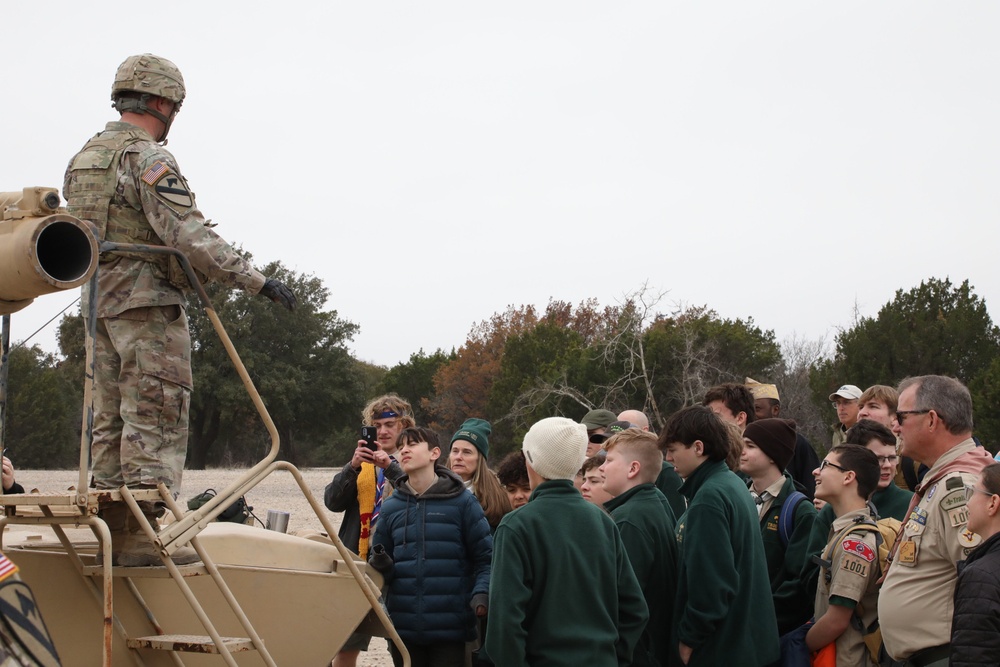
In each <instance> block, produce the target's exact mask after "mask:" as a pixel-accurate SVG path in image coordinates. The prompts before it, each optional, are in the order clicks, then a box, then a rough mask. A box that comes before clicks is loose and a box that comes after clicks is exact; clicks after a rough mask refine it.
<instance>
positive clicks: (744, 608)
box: [491, 461, 779, 667]
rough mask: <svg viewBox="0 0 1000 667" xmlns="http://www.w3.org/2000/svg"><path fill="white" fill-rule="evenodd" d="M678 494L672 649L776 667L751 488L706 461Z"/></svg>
mask: <svg viewBox="0 0 1000 667" xmlns="http://www.w3.org/2000/svg"><path fill="white" fill-rule="evenodd" d="M681 493H683V494H684V496H685V497H686V498H687V499H688V508H687V511H686V512H685V513H684V515H683V516H681V518H680V519H679V520H678V522H677V531H676V537H677V547H678V582H677V598H676V601H675V603H674V631H673V635H674V636H673V641H674V642H675V646H676V642H683V643H684V644H686V645H687V646H690V647H691V648H692V649H694V652H693V653H692V655H691V660H690V661H689V662H688V665H689V666H690V667H698V666H699V665H705V666H706V667H707V666H710V667H716V666H717V665H741V666H745V667H761V666H762V665H769V664H771V663H772V662H774V661H775V660H777V659H778V656H779V648H778V626H777V623H776V622H775V616H774V602H773V601H772V600H771V587H770V585H769V583H768V580H767V561H765V559H764V544H763V542H762V541H761V537H760V526H759V524H758V522H757V518H758V517H757V509H756V507H755V506H754V502H753V499H752V498H751V497H750V494H749V493H748V492H747V488H746V485H745V484H744V483H743V482H741V481H740V479H739V477H737V476H736V475H735V474H733V473H732V471H730V470H729V468H728V467H726V463H725V461H706V462H705V463H703V464H701V465H700V466H699V467H698V469H697V470H695V471H694V472H693V473H692V474H691V476H690V477H688V478H687V479H686V480H685V481H684V485H683V486H682V487H681ZM491 620H492V619H491ZM674 664H678V665H679V664H680V661H679V660H678V661H677V662H676V663H674Z"/></svg>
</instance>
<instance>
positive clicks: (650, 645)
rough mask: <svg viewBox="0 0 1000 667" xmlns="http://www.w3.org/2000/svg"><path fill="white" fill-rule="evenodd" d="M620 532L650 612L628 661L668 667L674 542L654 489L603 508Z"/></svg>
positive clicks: (640, 489) (662, 500) (632, 492)
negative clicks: (668, 630) (665, 630)
mask: <svg viewBox="0 0 1000 667" xmlns="http://www.w3.org/2000/svg"><path fill="white" fill-rule="evenodd" d="M604 507H605V509H607V510H608V511H609V512H611V518H612V519H614V520H615V525H617V526H618V532H620V533H621V536H622V543H623V544H624V545H625V553H627V554H628V559H629V562H630V563H631V564H632V570H633V571H634V572H635V576H636V579H638V580H639V587H640V588H641V589H642V592H643V595H644V596H645V598H646V606H647V607H649V623H648V624H647V625H646V630H645V632H643V633H642V637H641V638H640V639H639V645H638V646H637V647H636V649H635V654H634V656H633V658H632V665H634V667H659V665H663V666H664V667H665V666H666V665H667V663H668V661H669V656H670V653H671V650H672V647H671V644H670V633H669V632H664V628H669V627H670V625H671V622H672V620H673V614H674V597H675V596H676V593H677V540H676V539H675V538H674V530H675V528H676V525H675V523H674V513H673V511H672V510H671V509H670V503H669V502H668V501H667V499H666V497H665V496H664V495H663V494H662V493H660V490H659V489H657V488H656V487H655V486H653V484H651V483H650V484H640V485H639V486H637V487H635V488H632V489H629V490H628V491H626V492H625V493H622V494H621V495H618V496H615V497H614V498H612V499H611V500H609V501H608V502H606V503H604Z"/></svg>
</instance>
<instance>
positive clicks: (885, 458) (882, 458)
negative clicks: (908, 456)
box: [877, 456, 899, 465]
mask: <svg viewBox="0 0 1000 667" xmlns="http://www.w3.org/2000/svg"><path fill="white" fill-rule="evenodd" d="M877 458H878V464H879V465H882V464H883V463H891V464H892V465H896V461H898V460H899V457H898V456H879V457H877Z"/></svg>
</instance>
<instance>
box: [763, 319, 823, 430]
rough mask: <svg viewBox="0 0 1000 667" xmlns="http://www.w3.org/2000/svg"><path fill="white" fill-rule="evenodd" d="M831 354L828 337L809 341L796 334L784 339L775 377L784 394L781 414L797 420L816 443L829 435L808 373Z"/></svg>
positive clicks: (801, 428)
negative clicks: (779, 366)
mask: <svg viewBox="0 0 1000 667" xmlns="http://www.w3.org/2000/svg"><path fill="white" fill-rule="evenodd" d="M830 354H831V351H830V343H829V341H828V340H827V339H826V336H821V337H819V338H816V339H812V340H809V339H806V338H802V337H800V336H798V335H797V334H794V333H793V334H792V335H791V336H790V337H788V338H786V339H785V340H783V341H782V342H781V357H782V362H781V368H780V371H779V374H778V376H777V377H776V378H775V384H776V385H777V386H778V394H779V395H780V396H781V414H782V416H783V417H787V418H789V419H794V420H795V421H796V423H797V424H798V426H799V430H800V431H802V432H803V433H805V435H806V437H807V438H808V439H809V441H810V442H812V443H813V444H814V445H816V444H818V443H824V442H826V441H827V440H828V439H829V438H828V437H827V425H826V424H825V423H824V421H823V414H822V412H821V411H820V408H819V406H817V405H816V403H815V402H813V400H812V391H811V389H810V387H809V372H810V370H811V369H812V368H813V367H814V366H816V365H817V364H818V363H820V362H821V361H823V360H824V359H828V358H829V357H830ZM762 381H763V380H762Z"/></svg>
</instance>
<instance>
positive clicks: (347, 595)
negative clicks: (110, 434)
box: [0, 188, 409, 667]
mask: <svg viewBox="0 0 1000 667" xmlns="http://www.w3.org/2000/svg"><path fill="white" fill-rule="evenodd" d="M113 248H125V249H132V250H141V251H143V252H158V253H159V252H162V253H168V254H174V255H176V256H177V259H178V261H180V262H181V264H182V266H183V267H184V269H185V271H186V272H187V275H188V279H189V280H190V281H191V284H192V285H195V286H196V290H197V292H198V294H199V296H200V298H201V300H202V303H203V304H204V306H205V309H206V312H207V314H208V316H209V319H210V320H211V321H212V324H213V326H214V327H215V330H216V332H217V333H218V335H219V336H220V338H221V339H222V342H223V344H224V345H225V347H226V349H227V351H228V352H229V355H230V358H231V360H232V361H233V364H234V366H235V367H236V371H237V372H238V373H239V375H240V377H241V379H242V380H243V383H244V385H245V387H246V389H247V392H248V393H249V394H250V397H251V398H252V400H253V402H254V404H255V406H256V407H257V411H258V413H259V415H260V418H261V420H262V421H263V423H264V425H265V426H266V428H267V430H268V432H269V433H270V435H271V449H270V451H269V453H268V455H267V456H266V457H265V458H264V459H263V460H262V461H260V462H259V463H258V464H257V465H256V466H254V467H253V468H251V469H249V470H247V471H246V472H245V474H243V475H242V476H241V477H240V478H239V479H237V480H236V481H235V482H233V483H232V484H231V485H230V486H229V487H227V488H226V489H223V490H221V491H220V492H219V493H218V494H217V495H216V496H215V498H212V499H211V500H210V501H209V502H207V503H205V504H204V505H203V506H201V507H200V508H198V509H197V510H194V511H190V512H185V511H183V510H182V509H181V508H180V507H179V506H178V505H177V503H176V502H175V501H174V499H173V497H172V496H171V494H170V493H169V492H168V491H167V490H166V489H165V488H164V487H163V486H162V485H161V486H160V489H158V490H129V489H127V488H125V487H123V488H122V489H120V490H118V491H113V492H108V491H100V492H97V491H93V490H88V489H87V477H88V471H87V465H88V453H89V448H90V426H91V424H92V412H91V408H90V405H89V403H90V400H89V398H90V386H89V384H88V385H87V386H86V387H85V399H84V404H85V405H84V410H83V437H82V438H81V448H80V476H79V482H78V484H77V485H76V489H77V491H76V492H65V493H53V494H44V493H43V494H38V493H32V494H14V495H0V505H2V506H3V507H4V510H5V516H3V517H0V546H2V551H3V553H4V554H5V555H6V556H7V557H8V558H9V559H10V560H11V561H12V562H13V563H14V564H16V565H17V567H18V568H19V570H20V576H21V579H22V580H23V581H24V582H25V583H27V584H28V585H29V586H30V588H31V589H32V591H33V593H34V598H35V600H36V601H37V611H36V610H34V609H33V608H31V606H30V605H29V604H22V605H20V608H15V609H14V610H13V611H12V612H11V613H14V614H20V616H19V617H18V618H15V619H13V621H12V622H11V621H10V619H8V625H9V626H12V627H18V626H19V624H20V626H21V627H23V628H24V630H23V632H21V634H22V635H24V636H25V637H24V639H25V643H26V644H27V645H28V647H29V651H32V652H33V656H34V663H29V664H42V665H49V664H59V663H58V662H56V661H55V659H54V658H52V657H51V653H58V659H59V660H61V664H63V665H67V666H68V665H80V666H81V667H84V666H87V667H89V666H92V665H105V666H108V665H112V664H114V665H138V666H143V665H147V666H150V667H152V666H155V665H216V664H227V665H270V666H273V665H292V666H295V667H308V666H310V665H315V666H316V667H319V666H321V665H329V664H330V660H331V658H332V657H333V656H334V654H336V653H337V651H338V650H339V648H340V647H341V646H342V645H343V643H344V641H345V640H346V639H347V637H348V636H349V635H350V634H351V632H352V631H353V630H354V629H355V628H356V627H357V626H358V625H359V623H362V622H364V623H365V629H366V631H371V632H373V633H374V634H380V635H383V636H388V637H390V638H391V639H392V641H394V643H395V644H396V646H397V647H398V649H399V650H400V652H401V653H402V654H403V656H404V660H405V662H406V664H407V665H408V664H409V657H408V655H407V653H406V649H405V647H404V646H403V644H402V641H401V640H400V639H399V636H398V635H397V634H396V632H395V630H394V629H393V627H392V624H391V623H390V621H389V619H388V617H387V616H386V615H385V612H384V611H383V610H382V608H381V606H380V605H379V603H378V596H379V594H380V591H379V588H380V586H381V584H382V581H381V577H380V576H379V575H378V574H377V573H376V572H375V571H374V570H371V569H370V568H367V567H366V564H365V563H364V562H362V561H360V560H359V559H358V556H357V555H356V554H353V553H352V552H350V551H349V550H348V549H347V548H346V547H344V545H343V544H342V543H341V542H340V540H339V539H338V538H337V533H336V530H334V528H333V526H332V525H331V523H330V520H329V518H328V516H327V513H326V510H325V508H324V507H323V506H322V504H321V503H320V502H318V501H317V500H316V498H315V497H313V495H312V493H311V492H310V490H309V488H308V487H307V486H306V484H305V482H304V481H303V478H302V475H301V474H300V473H299V471H298V470H297V469H296V468H295V467H294V466H292V465H290V464H288V463H286V462H283V461H276V460H275V459H276V457H277V454H278V444H279V443H278V434H277V431H276V429H275V427H274V424H273V423H272V421H271V418H270V416H269V415H268V413H267V410H266V409H265V408H264V404H263V402H262V401H261V399H260V396H259V395H258V394H257V391H256V389H255V388H254V386H253V383H252V382H251V380H250V378H249V376H248V374H247V372H246V369H245V368H244V367H243V364H242V363H241V362H240V359H239V356H238V355H237V353H236V351H235V349H234V347H233V345H232V343H231V341H230V340H229V337H228V336H227V335H226V333H225V330H224V329H223V328H222V324H221V323H220V322H219V319H218V316H217V315H216V313H215V311H214V309H213V308H212V305H211V303H210V302H209V300H208V297H207V296H206V294H205V292H204V290H203V289H202V287H201V285H200V283H199V282H198V280H197V278H196V276H195V275H194V272H193V271H192V270H191V267H190V265H189V264H188V262H187V259H186V258H184V257H183V255H181V254H180V253H177V252H176V251H174V250H171V249H168V248H159V247H155V246H123V245H117V244H109V243H107V242H103V241H98V240H97V239H96V237H95V234H94V233H93V231H92V228H91V226H90V225H89V224H88V223H86V222H83V221H81V220H79V219H77V218H73V217H72V216H69V215H67V214H66V212H65V210H63V209H60V208H59V196H58V193H57V191H56V190H55V189H54V188H25V189H24V190H23V191H21V192H10V193H0V315H3V330H2V333H3V337H2V343H3V355H4V358H6V355H7V353H8V349H9V321H10V314H11V313H13V312H16V311H18V310H20V309H21V308H24V307H25V306H27V305H28V304H29V303H31V301H32V299H34V298H35V297H36V296H39V295H42V294H47V293H51V292H54V291H57V290H64V289H71V288H74V287H79V286H80V285H82V284H84V283H85V282H87V281H88V280H93V276H94V274H95V272H96V270H97V264H98V262H97V258H98V256H99V252H103V251H105V250H109V249H113ZM94 320H95V318H94V317H93V316H91V317H90V318H89V321H90V322H91V323H93V322H94ZM91 338H92V337H91ZM89 348H90V345H88V358H87V362H88V363H87V367H88V369H91V370H90V371H88V378H89V380H88V382H89V381H92V378H93V373H92V356H91V354H92V352H91V350H90V349H89ZM6 386H7V378H6V369H5V368H3V367H0V448H2V445H3V430H2V429H3V426H2V424H3V417H4V414H3V412H4V410H5V409H6V401H5V398H6ZM275 470H287V471H288V472H289V473H291V477H292V478H293V479H294V480H295V481H296V482H297V484H298V485H299V487H300V489H301V490H302V493H303V494H304V496H305V498H306V499H307V500H308V502H309V505H310V506H311V507H312V509H313V511H314V512H315V513H316V516H317V517H318V518H319V521H320V523H321V524H322V526H323V527H324V529H325V533H326V534H325V535H319V536H314V537H311V538H309V539H307V538H304V537H297V536H294V535H286V534H284V533H280V532H276V531H272V530H264V529H262V528H255V527H253V526H247V525H242V524H234V523H220V522H217V521H215V518H216V517H217V516H218V515H219V514H221V513H222V512H223V511H225V510H226V508H228V507H229V505H230V504H232V503H233V502H234V501H236V500H237V499H238V498H240V497H241V496H243V495H244V494H245V493H247V492H248V491H249V490H251V489H253V488H254V486H256V485H257V484H258V483H260V482H261V481H262V480H263V479H264V478H265V477H267V476H268V475H269V474H270V473H272V472H274V471H275ZM109 500H124V501H125V502H126V503H127V504H128V505H129V506H130V508H131V509H132V512H133V515H134V516H136V517H137V518H140V519H141V518H142V517H143V514H142V511H141V510H140V509H139V506H138V504H137V501H142V500H162V501H164V502H166V503H167V505H168V507H169V508H170V510H171V512H172V514H173V521H172V522H170V523H169V524H168V525H165V526H163V527H158V526H152V525H150V524H149V523H148V522H144V524H143V527H144V530H145V531H146V533H147V535H148V536H149V538H150V539H151V540H152V541H153V543H154V544H155V545H156V547H157V548H158V549H159V550H160V552H161V558H162V560H163V566H162V567H131V568H124V567H116V566H113V565H112V564H111V559H110V558H108V559H103V562H101V563H98V558H97V554H98V553H99V545H100V544H101V543H103V545H104V551H103V552H104V553H110V535H109V532H108V529H107V526H106V525H105V524H104V522H103V521H101V519H100V518H98V516H97V508H98V505H99V503H100V502H102V501H109ZM10 524H27V525H32V526H37V527H38V528H39V530H38V531H37V532H38V533H42V539H23V538H22V539H15V538H14V536H12V535H11V534H10V533H9V532H6V533H5V532H3V530H4V528H6V527H7V526H8V525H10ZM81 529H82V530H81ZM88 529H89V530H88ZM19 535H21V536H23V535H30V534H29V533H19ZM46 536H47V537H46ZM32 537H34V536H32ZM186 545H191V546H193V547H194V549H195V550H196V551H197V552H198V554H199V556H200V557H201V560H202V562H201V563H197V564H195V565H184V566H178V565H175V564H174V563H173V561H172V560H171V559H170V557H169V556H170V554H171V553H173V552H174V551H175V550H176V549H178V548H180V547H182V546H186ZM2 588H3V587H0V589H2ZM11 607H18V605H16V604H14V605H10V604H7V605H5V604H4V597H3V593H2V592H0V611H2V612H8V611H11V610H10V608H11ZM38 612H40V613H41V616H42V617H44V625H45V626H47V628H48V632H49V634H50V635H51V640H52V644H53V645H54V651H51V652H49V651H47V650H46V647H45V646H44V644H45V639H44V638H39V635H38V633H33V631H32V630H31V628H32V627H39V626H38V625H37V623H38ZM33 623H34V624H35V625H32V624H33ZM32 642H34V643H32ZM4 664H6V663H4Z"/></svg>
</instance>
